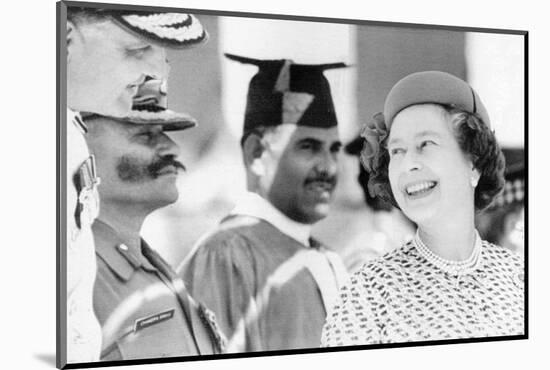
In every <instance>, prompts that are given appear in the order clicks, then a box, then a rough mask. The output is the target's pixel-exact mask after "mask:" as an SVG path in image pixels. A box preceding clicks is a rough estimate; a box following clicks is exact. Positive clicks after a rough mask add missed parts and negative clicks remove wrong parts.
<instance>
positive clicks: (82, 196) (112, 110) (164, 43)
mask: <svg viewBox="0 0 550 370" xmlns="http://www.w3.org/2000/svg"><path fill="white" fill-rule="evenodd" d="M58 12H59V13H58V14H59V15H60V16H61V15H62V16H63V17H61V19H65V15H66V46H67V55H66V57H67V59H66V61H67V80H66V83H67V85H66V86H67V100H66V103H67V111H66V112H67V117H66V126H64V127H65V130H66V137H67V151H66V152H67V167H66V180H67V181H66V189H67V201H66V215H67V237H66V245H67V259H66V260H67V264H66V266H67V289H66V297H67V300H66V302H63V301H62V302H60V304H65V303H66V305H67V306H66V307H67V316H66V317H67V319H66V320H67V321H66V324H67V331H66V333H62V335H61V336H60V337H61V338H66V351H63V350H61V348H59V353H58V356H57V359H58V367H63V366H65V364H66V363H67V362H69V363H82V362H92V361H97V360H98V359H99V356H100V350H101V328H100V325H99V323H98V321H97V318H96V317H95V316H94V313H93V308H92V293H93V286H94V280H95V276H96V259H95V254H94V242H93V237H92V231H91V224H92V223H93V221H94V219H95V217H96V216H97V213H98V210H99V208H98V207H99V196H98V191H97V188H98V185H99V178H98V177H97V176H96V169H95V161H94V157H93V155H90V153H89V151H88V148H87V146H86V142H85V136H86V135H87V131H88V128H87V126H86V124H85V123H84V121H83V119H82V116H85V115H86V114H89V113H95V114H102V115H108V116H113V117H125V116H127V115H128V113H129V112H130V110H131V108H132V100H133V97H134V96H135V94H136V92H137V91H138V89H139V86H140V85H141V84H143V82H144V81H145V80H146V79H148V78H156V79H164V78H166V77H167V75H168V71H169V66H168V63H167V61H166V51H165V48H173V49H184V48H187V47H191V46H194V45H197V44H200V43H202V42H204V41H205V40H206V39H207V34H206V31H205V30H204V29H203V27H202V25H201V24H200V22H199V21H198V20H197V19H196V18H195V17H194V16H193V15H191V14H184V13H162V12H150V11H131V10H116V9H103V8H95V7H93V6H90V5H86V6H82V7H81V6H76V4H73V5H67V4H65V3H63V2H60V3H59V4H58ZM63 27H65V24H63ZM81 113H82V116H81ZM64 124H65V122H64ZM63 245H64V244H63ZM61 297H64V294H61Z"/></svg>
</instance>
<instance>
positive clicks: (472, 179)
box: [470, 176, 477, 188]
mask: <svg viewBox="0 0 550 370" xmlns="http://www.w3.org/2000/svg"><path fill="white" fill-rule="evenodd" d="M470 184H472V188H475V187H476V186H477V180H476V179H475V177H473V176H472V177H470Z"/></svg>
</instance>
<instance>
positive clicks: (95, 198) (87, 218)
mask: <svg viewBox="0 0 550 370" xmlns="http://www.w3.org/2000/svg"><path fill="white" fill-rule="evenodd" d="M99 183H100V179H99V177H97V175H96V164H95V157H94V156H93V155H91V156H89V157H88V158H87V159H86V160H85V161H84V162H83V163H82V164H81V165H80V167H79V168H78V172H77V173H76V174H75V185H76V188H77V191H78V206H77V209H76V213H75V218H76V223H77V225H78V227H79V228H82V227H83V226H89V225H91V224H92V222H94V220H95V218H96V217H97V216H98V214H99V193H98V192H97V186H98V185H99Z"/></svg>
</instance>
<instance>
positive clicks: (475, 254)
mask: <svg viewBox="0 0 550 370" xmlns="http://www.w3.org/2000/svg"><path fill="white" fill-rule="evenodd" d="M413 241H414V244H415V246H416V249H417V250H418V252H419V253H420V254H421V255H422V257H424V258H425V259H426V260H427V261H428V262H429V263H431V264H432V265H434V266H435V267H437V268H438V269H440V270H442V271H443V272H446V273H448V274H451V275H456V276H457V278H459V277H460V276H461V275H465V274H467V273H469V272H471V271H473V270H475V269H476V268H477V266H478V265H479V263H480V261H481V249H482V248H481V246H482V242H481V238H480V237H479V234H478V233H477V231H476V233H475V242H474V249H473V250H472V254H471V255H470V257H468V258H467V259H465V260H463V261H453V260H448V259H445V258H443V257H440V256H438V255H437V254H435V253H434V252H432V251H431V249H430V248H428V247H427V246H426V244H424V242H423V241H422V239H420V233H419V231H418V229H417V230H416V234H415V236H414V239H413Z"/></svg>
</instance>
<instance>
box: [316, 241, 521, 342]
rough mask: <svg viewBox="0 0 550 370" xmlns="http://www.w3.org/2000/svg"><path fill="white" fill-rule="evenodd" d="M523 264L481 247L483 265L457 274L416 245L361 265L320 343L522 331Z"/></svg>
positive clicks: (508, 254)
mask: <svg viewBox="0 0 550 370" xmlns="http://www.w3.org/2000/svg"><path fill="white" fill-rule="evenodd" d="M523 267H524V264H523V260H522V258H521V257H520V256H519V255H516V254H513V253H512V252H510V251H508V250H506V249H504V248H501V247H498V246H495V245H493V244H490V243H488V242H485V241H483V242H482V251H481V261H480V262H479V264H478V265H477V267H476V268H475V269H474V270H473V271H471V272H470V273H468V274H466V275H462V276H460V277H458V276H457V275H454V274H449V273H446V272H443V271H442V270H440V269H438V268H437V267H435V266H434V265H432V264H431V263H429V262H428V261H427V260H426V259H425V258H424V257H423V256H422V255H421V254H420V253H419V252H418V250H417V249H416V247H415V244H414V242H412V241H411V242H409V243H407V244H405V245H404V246H403V247H401V248H398V249H397V250H395V251H393V252H390V253H388V254H387V255H385V256H384V257H382V258H379V259H377V260H375V261H373V262H371V263H368V264H366V265H365V266H364V267H363V268H362V269H361V270H360V271H359V272H358V273H356V274H355V275H354V276H353V277H352V278H351V280H350V283H349V284H348V285H347V286H345V287H344V288H343V289H342V290H341V294H340V298H339V299H338V303H337V305H336V306H335V307H334V309H333V311H332V314H331V315H330V316H329V317H328V318H327V323H326V325H325V327H324V329H323V346H331V347H332V346H344V345H361V344H373V343H403V342H411V341H428V340H430V341H431V340H442V339H459V338H480V337H490V336H508V335H522V334H524V332H525V331H524V330H525V328H524V312H523V311H524V279H523V271H524V270H523Z"/></svg>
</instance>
